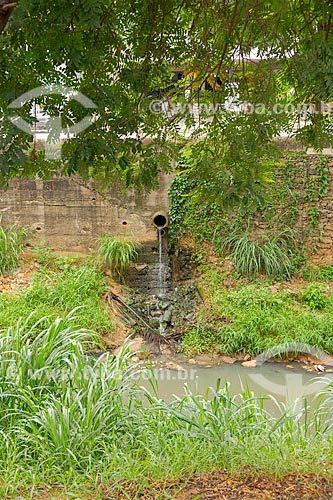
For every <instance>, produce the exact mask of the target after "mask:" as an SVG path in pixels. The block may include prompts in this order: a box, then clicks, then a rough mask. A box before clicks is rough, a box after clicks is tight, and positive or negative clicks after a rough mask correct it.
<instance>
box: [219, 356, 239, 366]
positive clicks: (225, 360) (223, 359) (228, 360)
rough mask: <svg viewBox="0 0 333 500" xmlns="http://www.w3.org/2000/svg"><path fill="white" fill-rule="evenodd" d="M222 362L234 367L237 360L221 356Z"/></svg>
mask: <svg viewBox="0 0 333 500" xmlns="http://www.w3.org/2000/svg"><path fill="white" fill-rule="evenodd" d="M221 361H223V363H227V364H228V365H232V364H233V363H235V362H236V361H237V360H236V358H232V357H231V356H221Z"/></svg>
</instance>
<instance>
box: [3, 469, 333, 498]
mask: <svg viewBox="0 0 333 500" xmlns="http://www.w3.org/2000/svg"><path fill="white" fill-rule="evenodd" d="M118 488H119V489H117V490H115V489H114V487H113V486H112V485H109V486H106V485H101V486H99V487H97V488H90V487H88V486H87V488H86V493H84V494H80V493H78V494H75V493H74V491H72V492H71V496H70V497H69V496H68V495H67V494H66V493H65V492H64V491H60V488H57V489H52V488H50V487H49V488H45V489H40V490H39V491H38V492H36V493H34V494H33V495H32V496H29V495H28V496H24V494H23V495H22V493H21V495H18V496H17V497H15V498H17V499H19V498H20V499H25V498H32V499H33V500H51V499H52V500H63V499H65V498H72V495H74V496H73V498H76V500H92V499H94V500H96V499H98V500H129V499H131V500H172V499H174V500H304V499H308V500H332V499H333V480H332V479H329V478H324V477H317V476H316V475H314V474H307V475H298V474H294V473H293V474H288V475H286V476H284V477H283V478H282V479H279V480H277V479H274V478H273V477H270V476H268V475H264V474H260V475H254V474H253V473H252V474H251V473H250V471H249V470H247V469H246V468H244V469H243V474H242V476H235V475H232V474H230V473H229V472H227V471H225V470H217V471H213V472H209V473H206V474H201V475H195V476H192V477H190V478H188V479H187V480H185V481H184V480H177V481H159V482H150V486H149V487H148V486H147V487H142V485H138V484H136V483H134V482H124V483H122V484H121V485H120V487H119V486H118ZM11 498H13V497H11Z"/></svg>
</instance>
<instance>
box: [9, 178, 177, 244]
mask: <svg viewBox="0 0 333 500" xmlns="http://www.w3.org/2000/svg"><path fill="white" fill-rule="evenodd" d="M170 181H171V176H167V175H161V178H160V185H159V188H158V189H157V190H156V191H153V192H151V193H136V192H134V191H133V190H130V191H127V192H125V193H124V192H122V191H121V189H119V187H117V186H111V187H110V188H109V189H108V190H107V191H103V192H98V191H97V188H96V185H94V183H92V182H89V183H87V184H85V183H84V182H83V181H82V180H81V179H80V178H79V177H57V178H54V179H51V180H48V181H41V180H38V179H36V180H33V179H31V180H30V179H15V180H13V181H11V182H10V185H9V189H8V190H7V191H3V190H2V191H0V215H1V216H2V224H3V225H4V226H8V225H11V224H18V225H20V226H24V227H28V228H30V229H31V236H30V239H29V242H30V243H31V244H32V245H35V244H41V243H44V244H46V245H47V246H50V247H52V248H55V249H58V250H67V251H73V252H76V251H77V252H82V251H87V250H89V249H90V248H94V246H95V245H96V240H97V239H98V236H100V235H101V234H106V233H111V234H114V235H128V236H133V237H134V238H135V239H138V240H140V241H149V240H154V239H156V229H155V228H154V226H153V222H152V220H153V216H154V214H155V213H156V212H164V213H167V211H168V207H169V198H168V189H169V185H170Z"/></svg>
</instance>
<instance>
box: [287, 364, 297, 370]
mask: <svg viewBox="0 0 333 500" xmlns="http://www.w3.org/2000/svg"><path fill="white" fill-rule="evenodd" d="M286 368H292V369H294V368H295V367H294V366H293V365H286Z"/></svg>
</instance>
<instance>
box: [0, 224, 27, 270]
mask: <svg viewBox="0 0 333 500" xmlns="http://www.w3.org/2000/svg"><path fill="white" fill-rule="evenodd" d="M26 236H27V230H26V229H24V228H19V227H17V226H11V227H8V228H6V229H4V228H3V227H0V274H4V273H9V272H12V271H14V270H15V269H17V267H18V264H19V257H20V253H21V252H22V250H23V248H24V242H25V238H26Z"/></svg>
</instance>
